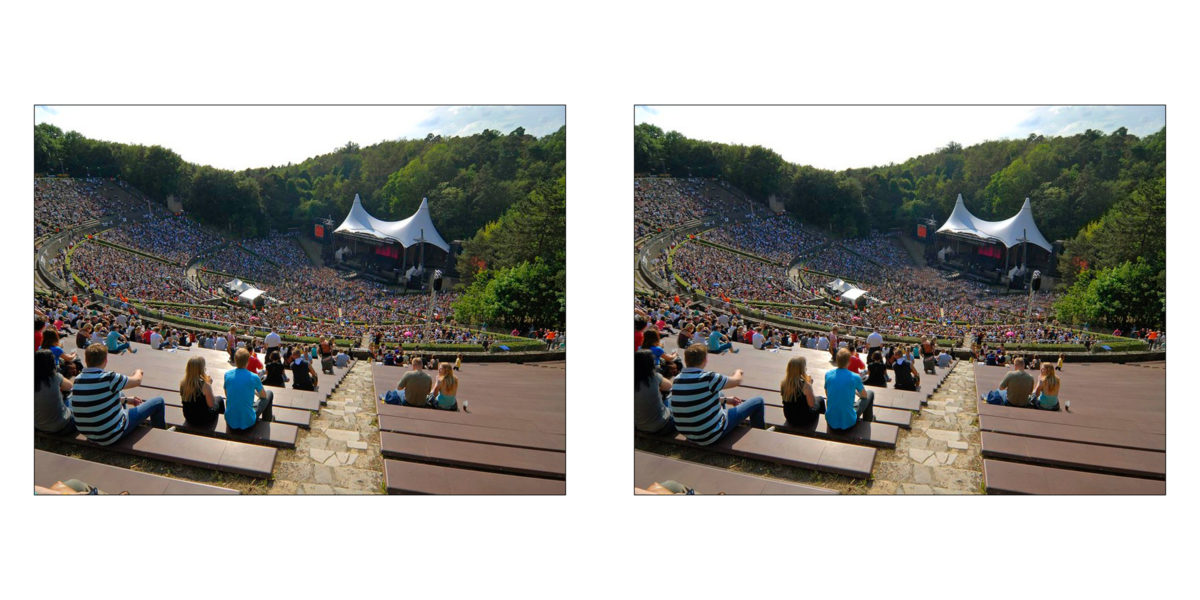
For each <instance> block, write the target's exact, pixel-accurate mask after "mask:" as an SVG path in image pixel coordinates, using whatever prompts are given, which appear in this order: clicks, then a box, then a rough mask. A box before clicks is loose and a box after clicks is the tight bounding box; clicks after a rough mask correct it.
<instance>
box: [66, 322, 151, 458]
mask: <svg viewBox="0 0 1200 600" xmlns="http://www.w3.org/2000/svg"><path fill="white" fill-rule="evenodd" d="M84 361H85V363H86V364H87V368H86V369H84V370H83V372H82V373H80V374H79V376H78V377H76V378H75V385H74V387H73V388H72V389H71V416H72V417H73V418H74V419H75V427H76V428H77V429H79V432H80V433H82V434H84V435H85V436H87V438H88V439H89V440H91V441H93V442H95V443H97V444H100V445H102V446H108V445H111V444H114V443H116V442H117V440H120V439H121V438H122V437H124V436H125V434H127V433H129V432H130V431H133V428H134V427H137V426H138V424H139V423H141V422H142V421H145V420H146V418H147V417H149V418H150V422H151V423H152V424H153V425H154V426H155V427H158V428H159V429H165V428H166V426H167V420H166V414H165V409H164V408H163V399H162V398H161V397H159V398H151V399H149V400H142V399H141V398H138V397H133V398H122V397H121V390H124V389H129V388H135V387H137V386H139V385H141V384H142V370H141V369H137V370H135V371H134V372H133V375H132V376H129V377H126V376H125V375H122V374H120V373H113V372H112V371H105V370H104V367H106V366H107V365H108V348H106V347H105V346H104V344H92V345H91V346H88V347H87V350H86V351H84Z"/></svg>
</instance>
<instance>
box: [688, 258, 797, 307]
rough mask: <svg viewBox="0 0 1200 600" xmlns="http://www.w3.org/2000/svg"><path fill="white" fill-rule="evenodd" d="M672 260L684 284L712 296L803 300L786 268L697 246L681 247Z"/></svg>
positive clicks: (765, 299) (766, 299) (783, 300)
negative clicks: (790, 279)
mask: <svg viewBox="0 0 1200 600" xmlns="http://www.w3.org/2000/svg"><path fill="white" fill-rule="evenodd" d="M672 261H673V264H674V269H675V272H676V273H678V274H679V276H680V277H681V278H683V280H684V281H686V282H688V283H689V284H691V285H693V286H695V288H696V289H697V290H701V291H703V292H704V293H705V294H707V295H709V296H714V297H721V296H724V297H727V298H731V299H733V298H736V299H741V300H755V301H761V302H782V303H794V302H798V301H799V300H800V298H801V297H800V296H799V295H798V294H797V292H796V291H795V288H794V287H793V284H792V283H790V281H789V278H788V274H787V270H786V269H785V268H784V267H783V266H779V265H771V264H767V263H764V262H761V261H757V260H753V259H748V258H746V257H745V256H741V255H739V254H734V253H732V252H726V251H724V250H719V249H716V248H712V247H709V246H702V245H699V244H694V243H684V244H682V245H680V246H679V247H677V248H676V249H675V254H674V258H673V259H672Z"/></svg>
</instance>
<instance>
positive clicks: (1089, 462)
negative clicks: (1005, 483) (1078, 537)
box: [979, 431, 1167, 479]
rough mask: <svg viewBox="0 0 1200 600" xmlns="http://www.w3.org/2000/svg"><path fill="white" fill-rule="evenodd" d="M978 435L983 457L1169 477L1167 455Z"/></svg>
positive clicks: (1054, 441)
mask: <svg viewBox="0 0 1200 600" xmlns="http://www.w3.org/2000/svg"><path fill="white" fill-rule="evenodd" d="M979 436H980V440H981V443H982V446H983V456H984V458H999V459H1004V460H1011V461H1016V462H1026V463H1033V464H1041V465H1047V466H1052V467H1064V468H1068V469H1076V470H1081V471H1095V472H1099V473H1110V474H1115V475H1131V476H1134V477H1147V478H1153V479H1164V478H1165V477H1166V474H1167V455H1166V453H1165V452H1152V451H1147V450H1130V449H1128V448H1113V447H1111V446H1096V445H1093V444H1079V443H1075V442H1063V441H1059V440H1046V439H1041V438H1032V437H1024V436H1019V435H1009V434H1005V433H995V432H991V431H982V432H980V434H979Z"/></svg>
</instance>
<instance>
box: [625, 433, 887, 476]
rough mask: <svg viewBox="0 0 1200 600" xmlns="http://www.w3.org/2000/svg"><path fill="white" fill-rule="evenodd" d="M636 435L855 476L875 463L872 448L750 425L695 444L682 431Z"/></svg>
mask: <svg viewBox="0 0 1200 600" xmlns="http://www.w3.org/2000/svg"><path fill="white" fill-rule="evenodd" d="M637 435H639V436H641V437H646V438H650V439H654V440H659V441H664V442H668V443H672V444H676V445H679V446H686V447H689V448H698V449H702V450H707V451H709V452H715V453H718V454H730V455H733V456H740V457H742V458H749V459H753V460H761V461H763V462H769V463H774V464H780V465H785V466H789V467H799V468H801V469H812V470H814V471H824V472H826V473H836V474H838V475H845V476H847V477H855V478H859V479H866V478H868V477H870V476H871V469H872V468H874V466H875V449H874V448H870V447H867V446H856V445H854V444H843V443H839V442H832V441H828V440H819V439H814V438H807V437H802V436H797V435H789V434H786V433H779V432H774V431H765V430H762V429H754V428H750V427H738V428H737V429H736V430H734V431H732V432H730V433H729V434H728V435H726V436H725V437H724V438H722V439H721V440H719V441H717V442H715V443H713V444H710V445H708V446H701V445H699V444H695V443H693V442H691V441H690V440H688V439H687V438H686V437H684V436H683V434H675V435H663V434H657V435H656V434H647V433H642V432H637Z"/></svg>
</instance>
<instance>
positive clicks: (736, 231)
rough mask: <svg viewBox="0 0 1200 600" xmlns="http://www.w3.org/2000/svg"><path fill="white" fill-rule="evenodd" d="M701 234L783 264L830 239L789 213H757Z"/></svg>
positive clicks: (709, 238) (703, 236) (713, 240)
mask: <svg viewBox="0 0 1200 600" xmlns="http://www.w3.org/2000/svg"><path fill="white" fill-rule="evenodd" d="M701 237H702V238H703V239H706V240H709V241H712V242H716V243H718V244H722V245H724V246H729V247H731V248H737V249H739V250H744V251H746V252H749V253H751V254H757V255H759V256H762V257H764V258H768V259H771V260H773V261H775V262H778V263H783V264H788V263H790V262H791V261H792V259H794V258H796V257H797V256H799V255H802V254H805V253H807V252H810V251H812V250H813V248H815V247H817V246H820V245H821V244H824V243H827V242H828V241H829V240H828V238H826V237H825V235H824V234H823V233H821V232H820V231H817V230H815V229H812V228H810V227H805V226H803V225H801V224H799V223H797V222H796V221H795V220H793V219H792V218H791V217H789V216H787V215H768V216H756V217H754V218H752V219H747V220H744V221H738V222H736V223H731V224H728V225H724V226H719V227H715V228H713V229H710V230H708V231H707V232H705V233H704V234H703V235H702V236H701Z"/></svg>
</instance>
